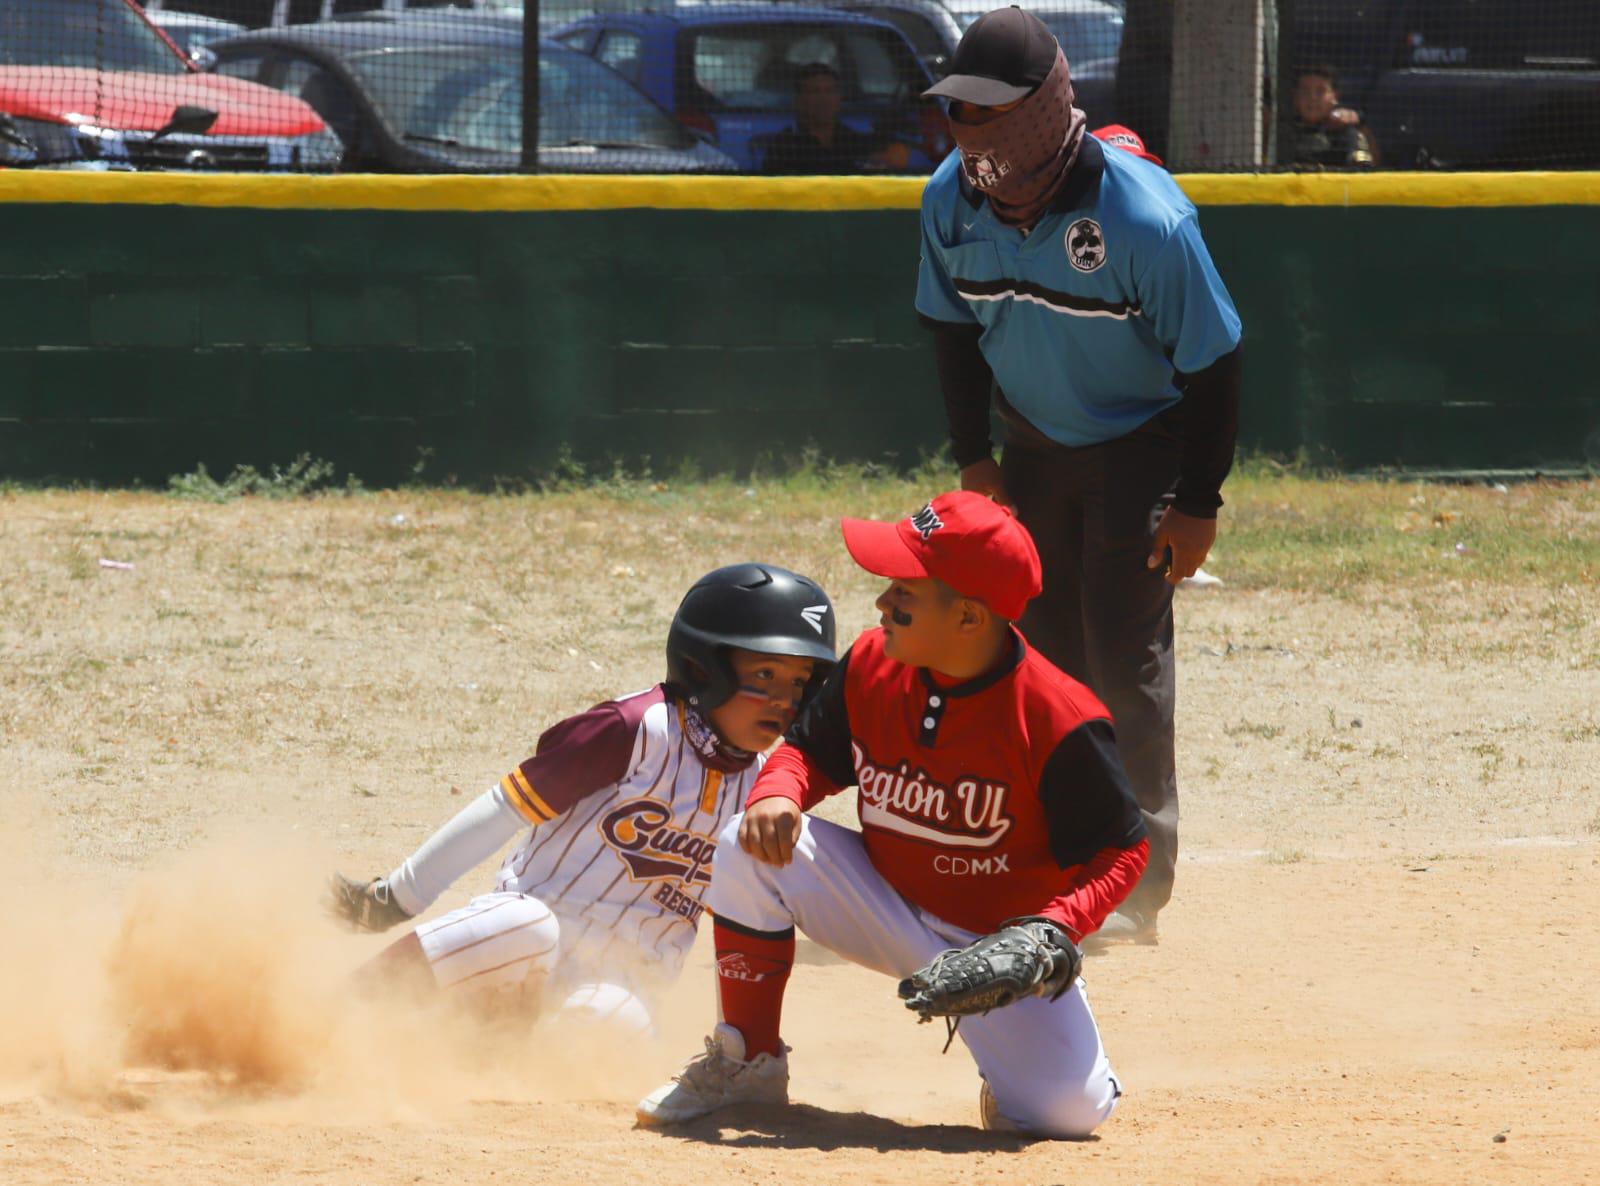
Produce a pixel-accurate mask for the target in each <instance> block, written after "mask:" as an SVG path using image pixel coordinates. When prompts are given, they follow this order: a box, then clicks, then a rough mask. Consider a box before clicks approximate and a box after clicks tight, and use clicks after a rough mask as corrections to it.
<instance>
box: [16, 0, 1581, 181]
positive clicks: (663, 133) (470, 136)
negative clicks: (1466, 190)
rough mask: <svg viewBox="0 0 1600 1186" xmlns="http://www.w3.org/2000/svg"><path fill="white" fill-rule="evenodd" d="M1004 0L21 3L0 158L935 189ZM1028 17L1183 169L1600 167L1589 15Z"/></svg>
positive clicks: (1322, 12) (1336, 8) (1479, 2)
mask: <svg viewBox="0 0 1600 1186" xmlns="http://www.w3.org/2000/svg"><path fill="white" fill-rule="evenodd" d="M992 6H993V0H833V2H832V3H822V2H820V0H805V2H791V0H776V2H772V3H748V2H743V0H741V2H738V3H733V2H722V0H705V2H700V3H694V2H686V3H680V4H676V5H672V4H653V3H646V2H642V0H591V2H588V3H585V2H581V0H544V2H542V3H533V2H530V3H528V4H526V5H524V4H523V3H520V2H518V0H149V3H148V4H147V5H145V6H144V7H143V8H141V7H140V5H138V4H136V3H134V2H133V0H0V167H7V166H9V167H14V168H76V169H154V168H159V169H198V170H204V169H213V170H245V171H250V170H299V171H331V170H335V169H342V170H345V171H352V172H366V171H371V172H408V173H429V172H511V171H524V170H543V171H554V172H648V173H684V172H706V173H767V174H860V173H868V174H912V175H915V174H926V173H928V172H930V171H931V170H932V169H933V168H934V167H935V166H936V165H937V164H938V163H939V161H940V160H942V159H943V158H944V156H945V155H946V154H947V153H948V152H949V151H950V148H951V146H952V140H951V137H950V131H949V126H948V123H947V121H946V117H945V113H944V110H943V108H942V106H941V105H940V103H939V102H938V101H937V100H928V99H924V98H922V97H921V96H922V92H923V91H924V90H925V89H926V88H927V87H928V86H930V85H931V84H932V83H933V82H934V81H935V80H936V79H938V78H939V77H941V76H942V75H943V74H944V73H945V72H946V71H948V69H949V67H950V59H951V55H952V54H953V53H954V51H955V47H956V44H957V42H958V41H959V40H960V38H961V36H962V34H963V32H964V31H965V30H966V29H967V28H968V27H970V25H971V24H972V22H973V21H974V20H976V19H977V18H978V17H979V16H981V15H982V14H983V13H984V12H986V11H988V10H989V9H990V8H991V7H992ZM1026 7H1028V8H1029V9H1030V11H1032V12H1034V13H1036V14H1037V15H1038V16H1039V17H1040V18H1041V19H1042V20H1043V21H1044V22H1045V23H1046V24H1047V25H1048V26H1049V28H1050V30H1051V31H1052V32H1053V33H1054V34H1055V36H1056V37H1057V39H1058V40H1059V41H1060V42H1061V44H1062V46H1063V48H1064V49H1065V51H1066V54H1067V57H1068V60H1069V62H1070V63H1071V65H1072V74H1073V79H1074V85H1075V87H1076V92H1077V102H1078V105H1079V106H1081V107H1082V108H1083V109H1084V110H1085V111H1086V112H1087V113H1088V116H1089V126H1090V127H1091V128H1100V127H1103V126H1105V125H1120V126H1122V127H1124V128H1126V129H1131V130H1132V132H1133V133H1135V134H1136V135H1137V136H1138V137H1141V138H1142V142H1143V144H1144V146H1145V148H1146V149H1147V151H1148V152H1149V154H1151V155H1152V156H1156V157H1159V158H1161V159H1162V160H1163V161H1164V162H1165V164H1166V165H1167V167H1169V168H1171V169H1174V170H1177V171H1190V170H1196V171H1270V170H1294V169H1314V170H1329V169H1332V170H1373V169H1385V170H1461V169H1594V168H1600V2H1597V0H1044V2H1041V3H1036V4H1030V5H1027V6H1026ZM530 25H536V27H537V28H538V30H539V37H538V38H536V39H532V40H531V41H530V40H528V39H525V37H524V29H525V28H527V27H529V26H530ZM1114 142H1116V143H1121V144H1123V145H1124V146H1128V144H1129V143H1130V141H1129V140H1128V139H1127V138H1126V137H1122V138H1117V139H1115V140H1114Z"/></svg>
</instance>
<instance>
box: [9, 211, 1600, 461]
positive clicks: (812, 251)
mask: <svg viewBox="0 0 1600 1186" xmlns="http://www.w3.org/2000/svg"><path fill="white" fill-rule="evenodd" d="M1595 209H1596V208H1592V207H1560V206H1557V207H1545V208H1538V209H1525V208H1508V207H1499V208H1480V209H1461V210H1454V209H1399V208H1389V207H1361V208H1353V209H1341V208H1336V207H1310V208H1279V207H1263V206H1214V207H1207V208H1205V209H1204V210H1203V213H1202V222H1203V226H1204V228H1205V232H1206V237H1207V239H1208V241H1209V242H1210V244H1211V247H1212V251H1213V253H1214V255H1215V256H1216V259H1217V263H1218V266H1219V267H1220V269H1221V271H1222V274H1223V276H1224V278H1225V279H1226V280H1227V282H1228V284H1229V286H1230V288H1231V290H1232V291H1233V293H1234V296H1235V299H1236V301H1237V302H1238V305H1239V308H1240V312H1241V314H1242V316H1243V318H1244V322H1245V327H1246V349H1247V363H1246V376H1247V378H1246V394H1245V413H1244V425H1243V434H1242V435H1243V440H1244V442H1245V443H1246V444H1247V445H1249V446H1252V447H1255V448H1260V449H1266V450H1271V451H1277V452H1293V451H1296V450H1298V449H1302V448H1304V449H1307V450H1309V451H1310V452H1312V453H1313V454H1315V455H1318V456H1321V457H1324V458H1328V459H1331V460H1337V461H1339V462H1342V463H1344V464H1346V465H1350V466H1371V465H1383V464H1394V465H1408V466H1416V467H1452V468H1474V467H1511V466H1517V467H1520V466H1540V465H1544V466H1549V465H1557V464H1585V463H1588V464H1595V463H1600V391H1597V388H1596V383H1595V380H1594V378H1593V373H1594V372H1593V368H1592V367H1591V366H1590V364H1589V360H1588V357H1587V350H1586V347H1587V346H1588V345H1589V344H1590V342H1591V340H1592V339H1593V338H1594V337H1595V335H1596V331H1597V328H1600V216H1597V214H1596V212H1595ZM0 218H3V220H4V223H5V225H4V227H3V230H0V477H5V478H11V479H23V480H43V479H68V480H85V481H93V482H98V483H108V484H119V483H126V482H134V481H142V482H150V483H162V482H164V481H165V479H166V477H167V476H168V475H169V474H173V473H179V472H187V471H190V470H193V469H194V468H195V466H196V465H197V464H198V463H202V462H203V463H204V464H205V465H206V466H207V467H208V468H210V469H211V470H212V472H214V473H217V472H226V471H227V470H229V469H231V468H232V467H233V466H234V465H236V464H239V463H251V464H255V465H257V466H265V465H267V464H270V463H273V462H280V463H281V462H285V461H287V460H289V459H290V458H292V457H294V456H296V455H297V454H300V453H311V454H312V455H314V456H317V457H323V458H327V459H328V460H330V461H333V462H334V463H335V464H336V465H337V467H338V469H339V471H340V472H341V473H343V472H345V471H347V470H348V471H351V472H354V473H355V474H357V475H358V476H359V477H361V478H362V479H363V480H364V481H366V482H367V483H369V484H384V483H391V482H395V481H400V480H404V479H405V478H406V477H407V476H408V475H409V474H410V472H411V469H412V466H413V465H414V463H415V462H416V461H417V459H418V456H419V450H431V451H432V456H431V460H430V461H429V464H428V468H427V470H426V474H425V476H427V477H429V478H432V479H435V480H439V479H443V478H445V477H446V476H448V475H454V476H455V477H456V478H457V479H458V480H461V481H464V482H484V481H488V480H492V479H493V478H495V477H513V478H515V477H525V476H529V475H532V474H536V473H538V472H539V471H541V470H542V469H544V468H545V467H547V466H548V465H549V464H550V463H551V462H552V460H553V459H554V458H555V457H556V456H557V454H558V452H559V451H560V450H561V448H562V447H563V446H567V447H570V448H571V449H572V450H573V451H574V452H575V453H576V454H577V455H578V456H579V457H582V458H587V459H591V460H597V459H601V458H604V457H607V456H612V455H615V456H621V457H623V458H625V459H627V460H629V461H630V462H631V463H634V464H637V463H638V461H639V459H640V458H641V457H642V456H645V455H648V456H649V457H650V458H651V460H652V463H653V464H655V465H657V466H658V467H661V466H666V465H670V464H672V463H673V462H675V461H677V460H679V459H682V458H692V459H694V460H695V461H697V462H699V463H701V464H703V465H709V466H713V467H717V468H733V469H738V468H741V467H743V466H745V465H747V464H748V463H749V462H750V460H751V459H752V458H753V457H754V456H756V455H758V454H760V453H763V452H766V453H781V452H784V451H787V450H792V449H795V448H797V447H798V446H800V445H802V444H806V443H813V444H815V445H816V446H817V447H818V448H820V449H821V450H822V451H823V452H824V453H826V454H829V455H832V456H835V457H840V458H856V459H883V458H885V457H888V456H892V457H895V458H898V459H900V460H902V461H913V460H915V459H916V457H917V456H918V454H919V452H920V451H923V450H931V449H935V448H937V447H938V446H939V444H940V443H941V442H942V440H943V418H942V412H941V410H940V405H939V401H938V396H937V388H936V384H935V378H934V373H933V365H932V359H931V352H930V351H929V349H928V346H927V342H926V340H925V335H924V334H923V332H922V331H921V330H920V329H919V328H918V326H917V324H916V320H915V316H914V313H913V311H912V308H911V299H912V293H913V288H914V285H915V277H916V264H917V218H916V214H915V212H914V211H911V210H903V209H902V210H869V211H841V212H828V213H803V212H785V211H748V212H744V211H705V210H604V211H584V212H571V211H533V212H488V213H481V212H450V211H446V212H406V211H361V210H349V211H340V210H314V211H307V210H258V209H239V208H220V209H205V208H194V207H179V206H141V205H79V204H61V205H54V204H50V205H47V204H29V203H13V204H7V205H4V206H3V207H0Z"/></svg>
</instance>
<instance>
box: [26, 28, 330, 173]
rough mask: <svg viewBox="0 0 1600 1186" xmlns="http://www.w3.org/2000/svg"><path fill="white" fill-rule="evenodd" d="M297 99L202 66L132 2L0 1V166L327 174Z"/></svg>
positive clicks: (320, 145)
mask: <svg viewBox="0 0 1600 1186" xmlns="http://www.w3.org/2000/svg"><path fill="white" fill-rule="evenodd" d="M343 155H344V147H343V145H342V144H341V143H340V142H339V138H338V137H337V136H335V135H334V134H333V133H332V132H331V131H329V129H328V127H327V125H325V124H324V123H323V122H322V119H321V118H320V117H319V116H318V115H317V113H316V112H315V111H313V110H312V109H311V107H310V106H308V105H307V104H306V103H304V102H302V101H301V100H299V99H297V98H294V97H293V96H290V95H286V94H284V93H283V92H282V91H278V90H275V89H273V88H272V87H266V86H261V85H259V84H257V83H253V82H245V81H243V80H242V79H237V78H228V77H226V76H224V75H220V74H208V73H205V72H203V71H201V70H199V69H198V68H197V67H195V65H194V64H193V63H191V62H190V61H189V59H188V58H187V57H185V56H184V55H183V54H182V53H181V52H180V51H179V50H178V48H177V47H176V46H175V45H174V44H173V43H172V42H171V41H170V40H168V38H167V37H166V35H165V34H163V33H162V32H161V31H160V30H159V29H157V28H156V27H155V25H153V24H152V23H151V22H150V20H149V19H148V18H147V17H146V16H145V15H144V12H143V10H141V9H140V7H139V6H138V5H137V4H135V3H134V2H133V0H0V165H7V164H9V165H15V166H23V167H28V166H32V167H44V166H53V167H78V168H86V167H87V168H134V169H184V168H187V169H226V170H235V171H258V170H268V169H272V170H297V171H303V170H323V171H326V170H331V169H334V168H336V167H337V166H338V164H339V161H340V159H341V158H342V157H343Z"/></svg>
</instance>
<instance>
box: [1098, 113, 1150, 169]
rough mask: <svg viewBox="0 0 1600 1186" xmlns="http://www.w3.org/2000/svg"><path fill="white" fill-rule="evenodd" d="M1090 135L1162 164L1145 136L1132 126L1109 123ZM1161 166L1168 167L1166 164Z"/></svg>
mask: <svg viewBox="0 0 1600 1186" xmlns="http://www.w3.org/2000/svg"><path fill="white" fill-rule="evenodd" d="M1089 135H1091V136H1093V137H1094V138H1095V139H1097V140H1104V141H1105V142H1106V143H1107V144H1112V145H1115V146H1116V147H1118V148H1121V149H1123V150H1125V151H1127V152H1131V153H1133V155H1134V156H1142V157H1143V158H1144V159H1145V160H1147V161H1149V162H1150V163H1151V164H1152V165H1161V158H1160V157H1158V156H1157V155H1156V154H1155V153H1153V152H1151V151H1150V150H1149V149H1148V148H1146V147H1145V146H1144V138H1143V137H1142V136H1140V135H1139V133H1138V132H1135V131H1134V130H1133V129H1132V128H1125V127H1123V126H1122V125H1121V124H1107V125H1106V126H1105V127H1103V128H1096V129H1095V130H1094V131H1092V132H1090V133H1089ZM1161 167H1162V168H1163V169H1164V168H1166V166H1165V165H1161Z"/></svg>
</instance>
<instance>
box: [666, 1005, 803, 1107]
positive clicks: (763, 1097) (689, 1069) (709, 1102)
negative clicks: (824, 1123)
mask: <svg viewBox="0 0 1600 1186" xmlns="http://www.w3.org/2000/svg"><path fill="white" fill-rule="evenodd" d="M788 1102H789V1052H788V1048H787V1047H785V1048H784V1052H783V1053H782V1054H781V1055H778V1056H777V1057H773V1056H772V1055H770V1054H758V1055H756V1056H755V1057H754V1058H752V1059H750V1060H748V1061H746V1059H745V1057H744V1035H743V1034H741V1033H740V1032H739V1031H738V1030H736V1029H734V1028H733V1026H731V1025H727V1024H725V1023H722V1022H719V1023H718V1024H717V1027H716V1029H715V1030H713V1031H712V1033H711V1036H710V1037H709V1038H707V1039H706V1052H705V1053H704V1054H702V1055H700V1056H699V1057H698V1058H695V1059H693V1060H691V1061H690V1062H689V1064H688V1065H687V1066H685V1067H684V1068H683V1070H681V1071H679V1072H678V1073H677V1074H676V1075H674V1076H673V1078H672V1082H671V1083H666V1084H663V1085H662V1086H660V1087H658V1088H656V1089H655V1090H654V1091H652V1092H651V1093H650V1094H649V1095H647V1096H645V1097H644V1099H642V1100H640V1101H639V1106H638V1109H637V1111H636V1113H635V1116H636V1118H637V1119H638V1122H639V1123H640V1124H645V1125H652V1126H655V1125H663V1124H682V1123H683V1122H684V1121H686V1120H694V1119H696V1118H697V1117H700V1116H705V1115H707V1114H708V1113H711V1112H715V1111H716V1110H717V1109H719V1108H726V1107H729V1106H731V1105H733V1104H786V1103H788Z"/></svg>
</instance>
